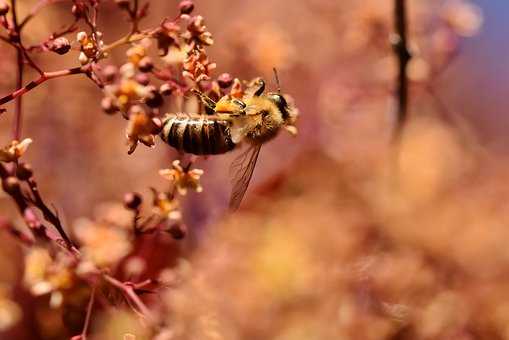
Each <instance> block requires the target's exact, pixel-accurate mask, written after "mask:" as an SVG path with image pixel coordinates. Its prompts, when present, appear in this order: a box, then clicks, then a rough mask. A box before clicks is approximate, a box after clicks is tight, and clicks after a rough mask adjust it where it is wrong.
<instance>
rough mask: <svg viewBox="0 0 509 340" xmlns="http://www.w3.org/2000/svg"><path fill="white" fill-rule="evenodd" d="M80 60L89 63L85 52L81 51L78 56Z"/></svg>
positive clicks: (82, 62)
mask: <svg viewBox="0 0 509 340" xmlns="http://www.w3.org/2000/svg"><path fill="white" fill-rule="evenodd" d="M78 61H79V62H80V64H81V65H86V64H87V63H88V57H87V55H86V54H85V53H83V52H80V55H79V57H78Z"/></svg>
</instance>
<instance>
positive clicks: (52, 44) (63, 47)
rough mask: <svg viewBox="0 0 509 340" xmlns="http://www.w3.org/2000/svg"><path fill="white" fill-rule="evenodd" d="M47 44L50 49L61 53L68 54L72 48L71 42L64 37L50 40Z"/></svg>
mask: <svg viewBox="0 0 509 340" xmlns="http://www.w3.org/2000/svg"><path fill="white" fill-rule="evenodd" d="M47 46H48V49H49V50H50V51H52V52H55V53H57V54H60V55H63V54H66V53H67V52H69V50H70V49H71V43H70V42H69V40H67V38H64V37H60V38H56V39H54V40H51V41H49V42H48V44H47Z"/></svg>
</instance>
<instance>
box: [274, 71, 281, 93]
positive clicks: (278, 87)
mask: <svg viewBox="0 0 509 340" xmlns="http://www.w3.org/2000/svg"><path fill="white" fill-rule="evenodd" d="M272 70H273V71H274V78H275V79H276V84H277V92H278V93H281V84H280V83H279V76H278V74H277V70H276V68H275V67H274V68H272Z"/></svg>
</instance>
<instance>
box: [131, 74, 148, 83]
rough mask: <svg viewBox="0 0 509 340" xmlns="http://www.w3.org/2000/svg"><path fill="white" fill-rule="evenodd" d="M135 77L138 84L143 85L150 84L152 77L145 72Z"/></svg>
mask: <svg viewBox="0 0 509 340" xmlns="http://www.w3.org/2000/svg"><path fill="white" fill-rule="evenodd" d="M134 79H135V80H136V82H137V83H138V84H140V85H143V86H147V85H148V84H150V78H149V77H148V76H147V75H146V74H145V73H138V74H137V75H136V77H135V78H134Z"/></svg>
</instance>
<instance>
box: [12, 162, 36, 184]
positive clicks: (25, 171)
mask: <svg viewBox="0 0 509 340" xmlns="http://www.w3.org/2000/svg"><path fill="white" fill-rule="evenodd" d="M33 175H34V172H33V170H32V166H31V165H30V164H28V163H20V164H19V165H18V167H17V169H16V177H18V178H19V179H20V180H22V181H26V180H28V179H29V178H30V177H32V176H33Z"/></svg>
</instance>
